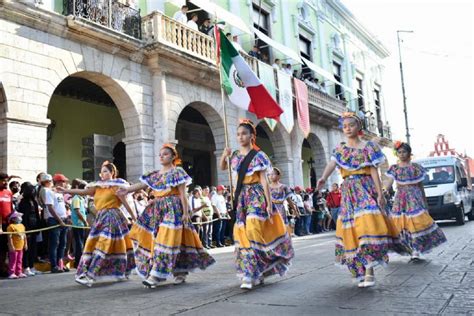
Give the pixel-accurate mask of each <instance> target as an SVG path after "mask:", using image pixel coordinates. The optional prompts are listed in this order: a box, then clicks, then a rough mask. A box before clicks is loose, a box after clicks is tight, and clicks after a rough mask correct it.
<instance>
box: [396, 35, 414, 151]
mask: <svg viewBox="0 0 474 316" xmlns="http://www.w3.org/2000/svg"><path fill="white" fill-rule="evenodd" d="M400 33H413V31H397V39H398V55H399V56H400V76H401V78H402V94H403V112H404V113H405V129H406V138H407V143H408V145H410V128H409V127H408V111H407V97H406V95H405V80H404V78H403V64H402V50H401V48H400Z"/></svg>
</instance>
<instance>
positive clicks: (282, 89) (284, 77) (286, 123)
mask: <svg viewBox="0 0 474 316" xmlns="http://www.w3.org/2000/svg"><path fill="white" fill-rule="evenodd" d="M277 78H278V98H279V101H280V107H281V109H282V110H283V113H282V114H281V116H280V122H281V124H282V125H283V127H285V129H286V131H287V132H288V133H291V131H292V130H293V126H294V125H295V119H294V118H293V89H292V87H291V78H292V77H291V76H289V75H288V74H286V73H284V72H283V71H281V70H277Z"/></svg>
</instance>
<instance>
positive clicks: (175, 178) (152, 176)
mask: <svg viewBox="0 0 474 316" xmlns="http://www.w3.org/2000/svg"><path fill="white" fill-rule="evenodd" d="M140 181H142V182H143V183H145V184H146V185H148V186H149V187H150V188H152V189H153V190H156V191H167V190H169V189H171V188H173V187H177V186H179V185H181V184H183V183H185V184H186V185H190V184H191V183H192V179H191V177H190V176H189V175H188V174H187V173H186V171H184V169H183V168H181V167H175V168H173V169H171V170H169V171H168V172H165V173H163V174H160V172H159V171H152V172H149V173H147V174H144V175H143V176H141V177H140Z"/></svg>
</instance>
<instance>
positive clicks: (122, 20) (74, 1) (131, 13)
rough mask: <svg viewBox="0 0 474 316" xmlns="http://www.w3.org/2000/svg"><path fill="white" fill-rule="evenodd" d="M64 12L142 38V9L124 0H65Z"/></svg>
mask: <svg viewBox="0 0 474 316" xmlns="http://www.w3.org/2000/svg"><path fill="white" fill-rule="evenodd" d="M63 14H64V15H74V16H77V17H80V18H83V19H86V20H89V21H91V22H94V23H97V24H100V25H103V26H105V27H108V28H111V29H113V30H116V31H119V32H122V33H124V34H127V35H130V36H133V37H135V38H138V39H141V38H142V29H141V25H142V23H141V17H140V10H135V9H133V8H132V7H130V6H128V5H126V4H124V3H123V0H122V1H119V0H63Z"/></svg>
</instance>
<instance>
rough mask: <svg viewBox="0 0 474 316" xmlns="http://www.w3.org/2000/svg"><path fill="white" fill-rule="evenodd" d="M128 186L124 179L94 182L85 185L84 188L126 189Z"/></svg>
mask: <svg viewBox="0 0 474 316" xmlns="http://www.w3.org/2000/svg"><path fill="white" fill-rule="evenodd" d="M129 186H130V184H129V183H128V182H127V181H125V180H124V179H120V178H118V179H110V180H107V181H102V180H99V181H95V182H91V183H89V184H87V186H86V188H111V187H118V188H128V187H129Z"/></svg>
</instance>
